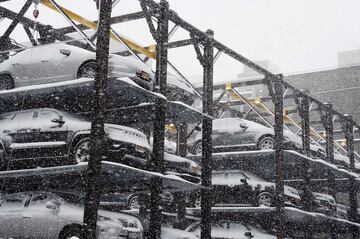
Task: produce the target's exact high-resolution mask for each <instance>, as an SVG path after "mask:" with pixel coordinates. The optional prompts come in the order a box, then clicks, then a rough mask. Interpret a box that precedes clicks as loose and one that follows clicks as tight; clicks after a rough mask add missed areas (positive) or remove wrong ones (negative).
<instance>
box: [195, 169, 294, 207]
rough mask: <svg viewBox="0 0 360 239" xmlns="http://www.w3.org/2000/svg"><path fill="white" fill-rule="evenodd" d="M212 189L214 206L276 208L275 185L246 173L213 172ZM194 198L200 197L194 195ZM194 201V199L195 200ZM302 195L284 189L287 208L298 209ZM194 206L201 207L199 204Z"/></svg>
mask: <svg viewBox="0 0 360 239" xmlns="http://www.w3.org/2000/svg"><path fill="white" fill-rule="evenodd" d="M212 188H213V192H214V197H213V198H214V199H213V200H214V201H213V204H214V206H227V207H228V206H247V207H249V206H267V207H270V206H274V203H275V197H274V196H275V183H272V182H267V181H266V180H264V179H262V178H260V177H258V176H256V175H254V174H252V173H250V172H246V171H241V170H225V171H213V173H212ZM193 197H197V198H198V197H199V195H198V194H197V195H196V194H194V196H193ZM193 200H194V199H193ZM300 200H301V197H300V194H299V192H298V191H297V190H296V189H295V188H292V187H289V186H285V187H284V202H285V204H286V205H287V206H293V207H298V206H299V205H300ZM193 206H199V203H197V204H194V205H193Z"/></svg>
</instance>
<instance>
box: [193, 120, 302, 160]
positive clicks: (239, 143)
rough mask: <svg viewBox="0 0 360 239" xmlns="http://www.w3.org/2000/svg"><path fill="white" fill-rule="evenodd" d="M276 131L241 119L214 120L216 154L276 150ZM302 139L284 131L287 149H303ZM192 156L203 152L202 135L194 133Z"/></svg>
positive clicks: (197, 132)
mask: <svg viewBox="0 0 360 239" xmlns="http://www.w3.org/2000/svg"><path fill="white" fill-rule="evenodd" d="M274 134H275V133H274V130H273V129H272V128H269V127H266V126H264V125H261V124H258V123H255V122H252V121H248V120H244V119H240V118H221V119H215V120H213V135H212V144H213V148H214V149H213V150H214V152H225V151H236V150H243V149H258V150H271V149H274V145H275V141H274ZM301 144H302V143H301V138H300V137H298V136H296V135H295V134H293V133H292V132H290V131H288V130H284V145H285V146H286V147H287V148H289V149H290V148H301ZM188 149H189V152H190V153H192V154H201V152H202V133H201V131H200V130H197V131H194V133H193V135H191V136H190V138H189V141H188Z"/></svg>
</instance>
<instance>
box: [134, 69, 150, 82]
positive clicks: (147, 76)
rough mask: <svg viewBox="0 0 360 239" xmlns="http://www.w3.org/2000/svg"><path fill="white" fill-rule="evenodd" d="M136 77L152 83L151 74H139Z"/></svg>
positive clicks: (143, 72)
mask: <svg viewBox="0 0 360 239" xmlns="http://www.w3.org/2000/svg"><path fill="white" fill-rule="evenodd" d="M136 75H137V76H138V77H139V78H141V79H143V80H146V81H150V74H149V73H147V72H145V71H141V72H137V73H136Z"/></svg>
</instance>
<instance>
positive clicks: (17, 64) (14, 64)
mask: <svg viewBox="0 0 360 239" xmlns="http://www.w3.org/2000/svg"><path fill="white" fill-rule="evenodd" d="M11 65H13V66H20V63H13V64H11Z"/></svg>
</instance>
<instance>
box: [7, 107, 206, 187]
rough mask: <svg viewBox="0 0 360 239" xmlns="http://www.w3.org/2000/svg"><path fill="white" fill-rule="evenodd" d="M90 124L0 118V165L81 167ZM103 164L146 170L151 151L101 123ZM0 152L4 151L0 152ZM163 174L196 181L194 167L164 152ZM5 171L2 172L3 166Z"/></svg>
mask: <svg viewBox="0 0 360 239" xmlns="http://www.w3.org/2000/svg"><path fill="white" fill-rule="evenodd" d="M90 130H91V122H90V121H89V120H88V119H87V118H85V117H81V116H79V115H75V114H71V113H67V112H64V111H60V110H56V109H51V108H40V109H31V110H23V111H15V112H10V113H4V114H1V115H0V146H3V148H4V149H5V159H6V160H5V161H4V160H2V163H3V166H4V165H5V166H9V167H10V168H9V169H11V168H30V167H37V166H41V167H46V166H58V165H65V164H77V163H81V162H87V161H88V160H89V152H90V135H91V132H90ZM104 130H105V139H106V140H105V141H106V142H105V145H106V150H105V155H106V160H108V161H112V162H116V163H123V164H127V165H130V166H133V167H137V168H141V169H145V170H147V169H148V164H149V159H150V156H151V151H152V148H151V147H150V144H149V142H148V139H147V137H146V135H145V134H144V133H142V132H141V131H139V130H137V129H134V128H130V127H126V126H122V125H116V124H105V125H104ZM2 153H4V151H3V152H2ZM164 164H165V172H166V173H167V174H175V175H177V176H180V177H182V178H184V179H187V180H189V181H192V182H195V183H198V182H199V181H200V179H199V175H200V167H199V166H198V164H197V163H195V162H194V161H192V160H190V159H186V158H182V157H179V156H175V155H172V154H168V153H165V156H164ZM5 169H8V168H7V167H6V168H5Z"/></svg>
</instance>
